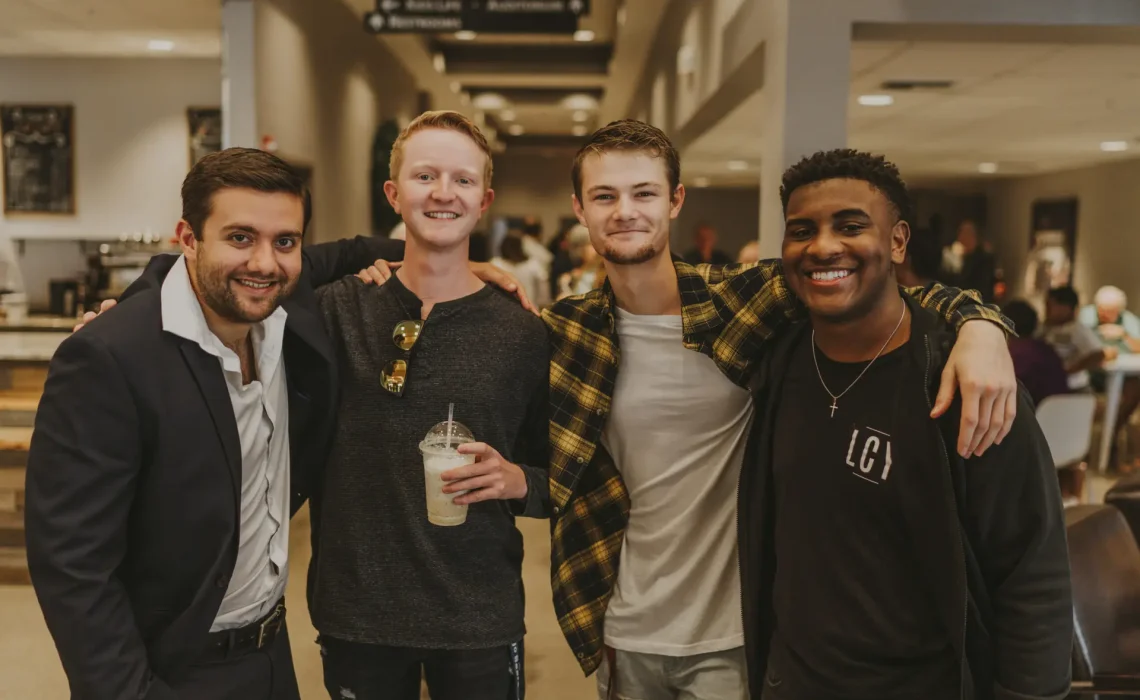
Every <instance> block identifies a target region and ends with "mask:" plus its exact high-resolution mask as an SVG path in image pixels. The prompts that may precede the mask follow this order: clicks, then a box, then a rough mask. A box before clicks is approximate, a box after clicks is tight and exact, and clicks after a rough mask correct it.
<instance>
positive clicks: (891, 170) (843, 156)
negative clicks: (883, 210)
mask: <svg viewBox="0 0 1140 700" xmlns="http://www.w3.org/2000/svg"><path fill="white" fill-rule="evenodd" d="M840 179H849V180H862V181H863V182H866V183H868V184H869V185H871V186H872V187H874V188H875V189H877V190H878V191H879V192H882V193H883V196H884V197H886V198H887V199H888V200H889V201H890V203H891V206H893V207H894V209H895V214H896V215H897V216H898V217H899V219H900V220H902V221H905V222H907V223H908V224H909V223H911V221H912V220H913V214H912V206H911V201H910V192H909V191H908V190H907V188H906V183H905V182H903V179H902V175H900V174H899V169H898V167H897V166H896V165H895V164H894V163H892V162H890V161H889V160H887V159H886V158H885V157H883V156H877V155H874V154H871V153H865V152H863V151H856V150H854V149H851V148H837V149H835V150H831V151H819V152H817V153H814V154H812V155H810V156H808V157H806V158H804V159H802V160H801V161H800V162H798V163H796V164H795V165H793V166H792V167H790V168H788V169H787V170H786V171H784V178H783V184H781V185H780V201H781V202H782V203H783V205H784V213H785V214H787V213H788V200H790V199H791V197H792V193H793V192H795V191H796V190H798V189H799V188H801V187H804V186H807V185H812V184H815V183H817V182H823V181H824V180H840Z"/></svg>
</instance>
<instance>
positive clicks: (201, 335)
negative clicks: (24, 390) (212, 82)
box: [27, 149, 402, 700]
mask: <svg viewBox="0 0 1140 700" xmlns="http://www.w3.org/2000/svg"><path fill="white" fill-rule="evenodd" d="M182 194H183V218H182V221H180V222H179V225H178V237H179V241H180V243H181V246H182V251H183V256H181V257H176V256H163V257H164V258H165V259H159V260H156V261H155V262H152V265H151V269H148V272H147V275H148V276H152V277H153V279H151V280H149V281H148V280H141V281H140V282H141V284H138V285H136V287H137V288H138V289H139V291H138V292H137V293H134V294H132V295H130V296H129V298H125V299H124V300H123V301H122V303H121V304H120V305H119V306H120V308H119V309H117V310H116V311H115V312H113V313H108V314H104V315H103V316H101V317H100V318H99V319H98V320H96V321H94V322H92V323H90V325H89V326H88V327H86V328H83V329H82V330H80V331H79V332H77V333H75V334H74V335H73V336H71V337H70V338H68V339H67V340H66V341H65V342H64V343H63V344H62V345H61V346H60V348H59V350H58V352H57V353H56V355H55V357H54V358H53V359H52V363H51V369H50V371H49V374H48V379H47V383H46V386H45V388H44V394H43V398H42V399H41V402H40V406H39V411H38V413H37V416H36V429H35V433H34V435H33V438H32V445H31V451H30V454H29V457H28V467H27V549H28V564H29V568H30V571H31V576H32V582H33V585H34V586H35V590H36V595H37V596H38V598H39V601H40V604H41V606H42V608H43V611H44V617H45V619H46V621H47V624H48V628H49V629H50V631H51V633H52V636H53V637H54V639H55V643H56V646H57V648H58V650H59V654H60V658H61V660H62V662H63V666H64V670H65V671H66V673H67V676H68V680H69V682H70V685H71V693H72V698H76V699H83V700H88V699H90V700H112V699H113V700H126V699H127V698H130V699H131V700H135V699H138V698H145V699H146V700H167V699H174V698H179V699H182V700H191V699H193V700H198V699H199V698H202V699H206V698H208V699H210V700H224V699H228V698H234V699H235V700H236V699H237V698H242V699H243V700H245V699H247V698H259V699H266V700H269V699H272V700H293V699H295V698H297V697H298V691H297V683H296V678H295V676H294V673H293V664H292V660H291V654H290V648H289V641H288V634H287V632H286V629H285V625H284V616H285V612H284V605H283V600H284V599H283V598H282V597H281V594H282V593H283V591H284V585H285V579H286V578H287V573H288V563H287V555H288V522H289V517H290V516H291V515H292V514H293V513H294V512H295V511H296V510H297V508H299V507H300V505H301V504H302V503H303V502H304V500H305V499H306V498H307V496H308V495H309V493H310V490H311V489H312V487H313V486H314V484H315V483H316V476H317V474H318V472H319V470H320V469H321V467H322V466H323V464H324V460H325V457H326V455H327V453H328V448H329V441H330V439H331V435H332V427H333V426H332V423H333V417H334V416H335V413H336V411H335V407H336V400H337V396H336V387H337V379H336V376H335V373H336V359H335V357H334V355H333V349H332V345H331V344H330V342H329V339H328V338H327V336H326V335H325V331H324V328H323V324H322V322H321V320H320V318H319V315H318V310H317V305H316V300H315V298H314V295H313V287H314V285H319V284H322V283H325V282H329V281H332V280H335V279H338V278H339V277H341V276H344V275H345V274H350V273H352V272H355V271H357V270H360V269H361V267H363V266H366V265H367V264H370V263H371V261H373V260H375V259H377V258H385V259H399V258H401V257H402V244H401V243H397V242H393V241H388V240H386V239H366V238H357V239H355V240H351V241H338V242H337V243H335V244H328V245H320V246H311V247H308V248H307V250H306V251H305V253H304V254H302V252H301V238H302V234H303V232H304V229H305V227H306V225H307V223H308V220H309V213H310V206H309V198H308V193H307V192H306V190H305V187H304V184H303V182H302V181H301V180H300V179H299V178H298V177H297V175H296V174H295V173H294V172H293V171H292V169H290V168H289V166H287V165H286V164H285V163H283V162H282V161H280V160H278V159H277V158H275V157H273V156H271V155H269V154H266V153H263V152H260V151H256V150H252V149H228V150H226V151H223V152H221V153H218V154H214V155H212V156H209V157H207V158H204V159H203V160H202V161H200V162H199V163H198V164H197V165H196V166H195V167H194V169H193V170H192V171H191V172H190V174H189V175H188V176H187V178H186V181H185V183H184V184H183V189H182Z"/></svg>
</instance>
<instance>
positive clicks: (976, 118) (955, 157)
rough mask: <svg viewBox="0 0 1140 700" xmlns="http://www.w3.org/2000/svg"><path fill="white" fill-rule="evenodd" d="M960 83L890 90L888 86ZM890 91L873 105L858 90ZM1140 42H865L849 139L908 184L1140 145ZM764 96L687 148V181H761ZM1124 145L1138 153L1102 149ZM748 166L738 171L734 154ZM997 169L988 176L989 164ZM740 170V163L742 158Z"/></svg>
mask: <svg viewBox="0 0 1140 700" xmlns="http://www.w3.org/2000/svg"><path fill="white" fill-rule="evenodd" d="M898 80H905V81H915V80H924V81H925V80H937V81H950V82H951V83H952V85H951V86H950V87H949V88H943V89H922V88H919V89H912V90H885V89H883V84H884V83H885V82H888V81H898ZM884 93H885V94H890V95H892V96H893V97H894V104H893V105H890V106H886V107H865V106H862V105H860V104H859V103H858V101H857V99H858V96H859V95H864V94H884ZM1138 114H1140V45H1127V44H1118V45H1104V44H1101V45H1091V44H1085V45H1074V44H1059V43H1058V44H1043V43H1017V44H995V43H943V42H922V43H916V42H904V41H897V42H892V41H883V42H857V43H856V44H855V45H854V46H853V48H852V52H851V95H850V101H849V106H848V134H849V136H848V141H849V144H850V145H851V146H852V147H853V148H859V149H862V150H868V151H873V152H878V153H884V154H886V155H887V156H888V157H889V158H890V159H891V160H893V161H894V162H895V163H897V164H898V165H899V167H900V169H901V170H902V172H903V174H904V175H905V176H906V177H907V179H908V181H912V182H918V183H921V182H922V181H931V180H942V179H946V178H961V177H964V176H970V177H979V176H984V177H1001V176H1003V175H1007V176H1008V175H1027V174H1034V173H1043V172H1052V171H1057V170H1064V169H1069V168H1075V167H1081V166H1087V165H1093V164H1097V163H1102V162H1106V161H1111V160H1117V159H1121V158H1129V157H1136V155H1137V153H1138V152H1140V120H1138V119H1137V115H1138ZM762 129H763V93H762V92H759V91H758V92H756V93H753V94H752V95H751V96H750V97H748V98H747V99H745V100H744V101H743V102H742V103H741V104H740V106H739V107H738V108H737V109H735V110H734V111H732V112H731V113H729V114H728V115H727V116H725V118H724V119H723V120H721V121H720V122H719V123H718V124H717V125H716V126H715V127H713V128H712V129H710V130H709V131H708V132H706V133H705V134H704V135H702V136H701V137H700V138H699V139H697V140H696V141H695V142H694V143H693V144H692V145H691V146H690V147H689V148H687V149H686V151H685V153H684V154H683V155H684V164H685V170H686V179H687V180H688V179H691V178H697V177H704V178H708V179H709V180H710V181H711V182H712V184H714V185H721V184H723V185H732V184H753V185H754V184H755V183H756V182H757V181H758V178H759V165H760V158H761V149H762V143H761V140H760V139H759V138H757V136H756V134H757V133H758V132H759V131H760V130H762ZM1106 141H1126V142H1129V144H1130V149H1129V151H1128V152H1109V153H1106V152H1103V151H1101V149H1100V144H1101V143H1102V142H1106ZM734 160H735V161H744V163H745V164H746V169H745V170H743V171H736V172H733V171H730V170H729V169H728V163H729V161H734ZM981 163H993V164H996V166H997V172H996V173H992V174H984V175H981V174H980V173H979V165H980V164H981ZM736 165H737V167H740V165H741V164H736Z"/></svg>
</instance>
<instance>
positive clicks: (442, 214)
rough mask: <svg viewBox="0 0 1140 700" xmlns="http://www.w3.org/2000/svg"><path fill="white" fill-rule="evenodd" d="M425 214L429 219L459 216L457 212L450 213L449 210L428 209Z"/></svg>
mask: <svg viewBox="0 0 1140 700" xmlns="http://www.w3.org/2000/svg"><path fill="white" fill-rule="evenodd" d="M425 216H427V218H429V219H458V218H459V214H455V213H452V212H449V211H429V212H428V213H427V214H425Z"/></svg>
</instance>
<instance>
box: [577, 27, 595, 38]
mask: <svg viewBox="0 0 1140 700" xmlns="http://www.w3.org/2000/svg"><path fill="white" fill-rule="evenodd" d="M593 40H594V32H593V31H591V30H589V29H579V30H578V31H576V32H574V41H593Z"/></svg>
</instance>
